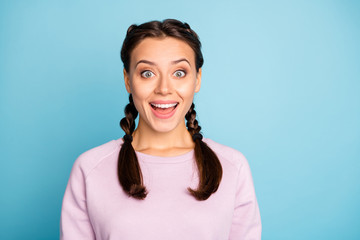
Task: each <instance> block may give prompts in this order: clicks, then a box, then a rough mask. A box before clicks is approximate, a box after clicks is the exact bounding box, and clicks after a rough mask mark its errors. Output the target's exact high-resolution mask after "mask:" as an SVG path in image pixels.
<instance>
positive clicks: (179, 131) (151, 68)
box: [124, 37, 201, 156]
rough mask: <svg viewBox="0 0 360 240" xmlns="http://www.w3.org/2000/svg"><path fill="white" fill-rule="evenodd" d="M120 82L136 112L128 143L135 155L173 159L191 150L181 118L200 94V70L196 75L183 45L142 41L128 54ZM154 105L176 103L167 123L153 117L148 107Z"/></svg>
mask: <svg viewBox="0 0 360 240" xmlns="http://www.w3.org/2000/svg"><path fill="white" fill-rule="evenodd" d="M124 80H125V87H126V90H127V91H128V93H131V94H132V96H133V99H134V104H135V107H136V109H137V110H138V112H139V124H138V127H137V129H136V130H135V131H134V133H133V139H134V140H133V142H132V144H133V147H134V149H135V150H136V151H138V152H143V153H146V154H150V155H157V156H176V155H181V154H184V153H186V152H189V151H191V150H192V149H194V146H195V144H194V142H193V141H192V139H191V135H190V133H189V132H188V130H187V128H186V125H185V114H186V113H187V112H188V110H189V108H190V106H191V104H192V102H193V98H194V94H195V93H196V92H198V91H199V90H200V86H201V69H199V71H198V72H197V71H196V66H195V53H194V51H193V50H192V48H191V47H190V46H189V45H188V44H187V43H186V42H184V41H181V40H178V39H176V38H172V37H164V38H145V39H144V40H142V41H141V42H140V43H139V44H138V45H137V46H136V47H135V48H134V50H133V51H132V53H131V57H130V68H129V72H126V70H125V69H124ZM154 101H172V102H177V103H178V105H177V107H176V109H175V110H176V111H175V114H174V115H173V116H172V117H170V118H167V119H161V118H159V117H157V116H156V115H155V114H154V113H153V112H152V109H151V108H152V107H151V105H150V103H151V102H154Z"/></svg>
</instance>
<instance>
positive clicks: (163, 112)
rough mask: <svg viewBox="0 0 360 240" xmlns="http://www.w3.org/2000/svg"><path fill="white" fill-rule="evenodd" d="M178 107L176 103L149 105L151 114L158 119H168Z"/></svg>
mask: <svg viewBox="0 0 360 240" xmlns="http://www.w3.org/2000/svg"><path fill="white" fill-rule="evenodd" d="M178 105H179V103H178V102H176V103H150V106H151V108H152V110H153V113H154V114H155V115H156V116H157V117H159V118H169V117H171V116H172V115H173V113H174V112H175V109H176V107H177V106H178Z"/></svg>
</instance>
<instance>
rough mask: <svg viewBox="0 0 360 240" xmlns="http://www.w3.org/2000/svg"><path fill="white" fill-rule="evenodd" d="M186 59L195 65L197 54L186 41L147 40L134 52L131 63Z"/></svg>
mask: <svg viewBox="0 0 360 240" xmlns="http://www.w3.org/2000/svg"><path fill="white" fill-rule="evenodd" d="M179 58H186V59H187V60H188V61H189V62H190V64H191V65H195V53H194V51H193V49H192V48H191V47H190V46H189V44H187V43H186V42H185V41H182V40H179V39H176V38H173V37H165V38H145V39H144V40H142V41H141V42H140V43H139V44H138V45H137V46H136V47H135V48H134V50H133V51H132V54H131V62H132V63H134V62H137V61H140V60H144V59H145V60H149V61H154V62H159V63H165V62H171V61H174V60H177V59H179Z"/></svg>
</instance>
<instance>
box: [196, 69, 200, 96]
mask: <svg viewBox="0 0 360 240" xmlns="http://www.w3.org/2000/svg"><path fill="white" fill-rule="evenodd" d="M200 87H201V68H199V71H198V72H197V74H196V83H195V92H199V91H200Z"/></svg>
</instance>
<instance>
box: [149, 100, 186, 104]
mask: <svg viewBox="0 0 360 240" xmlns="http://www.w3.org/2000/svg"><path fill="white" fill-rule="evenodd" d="M172 103H179V102H177V101H172V100H155V101H151V102H150V104H172Z"/></svg>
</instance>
